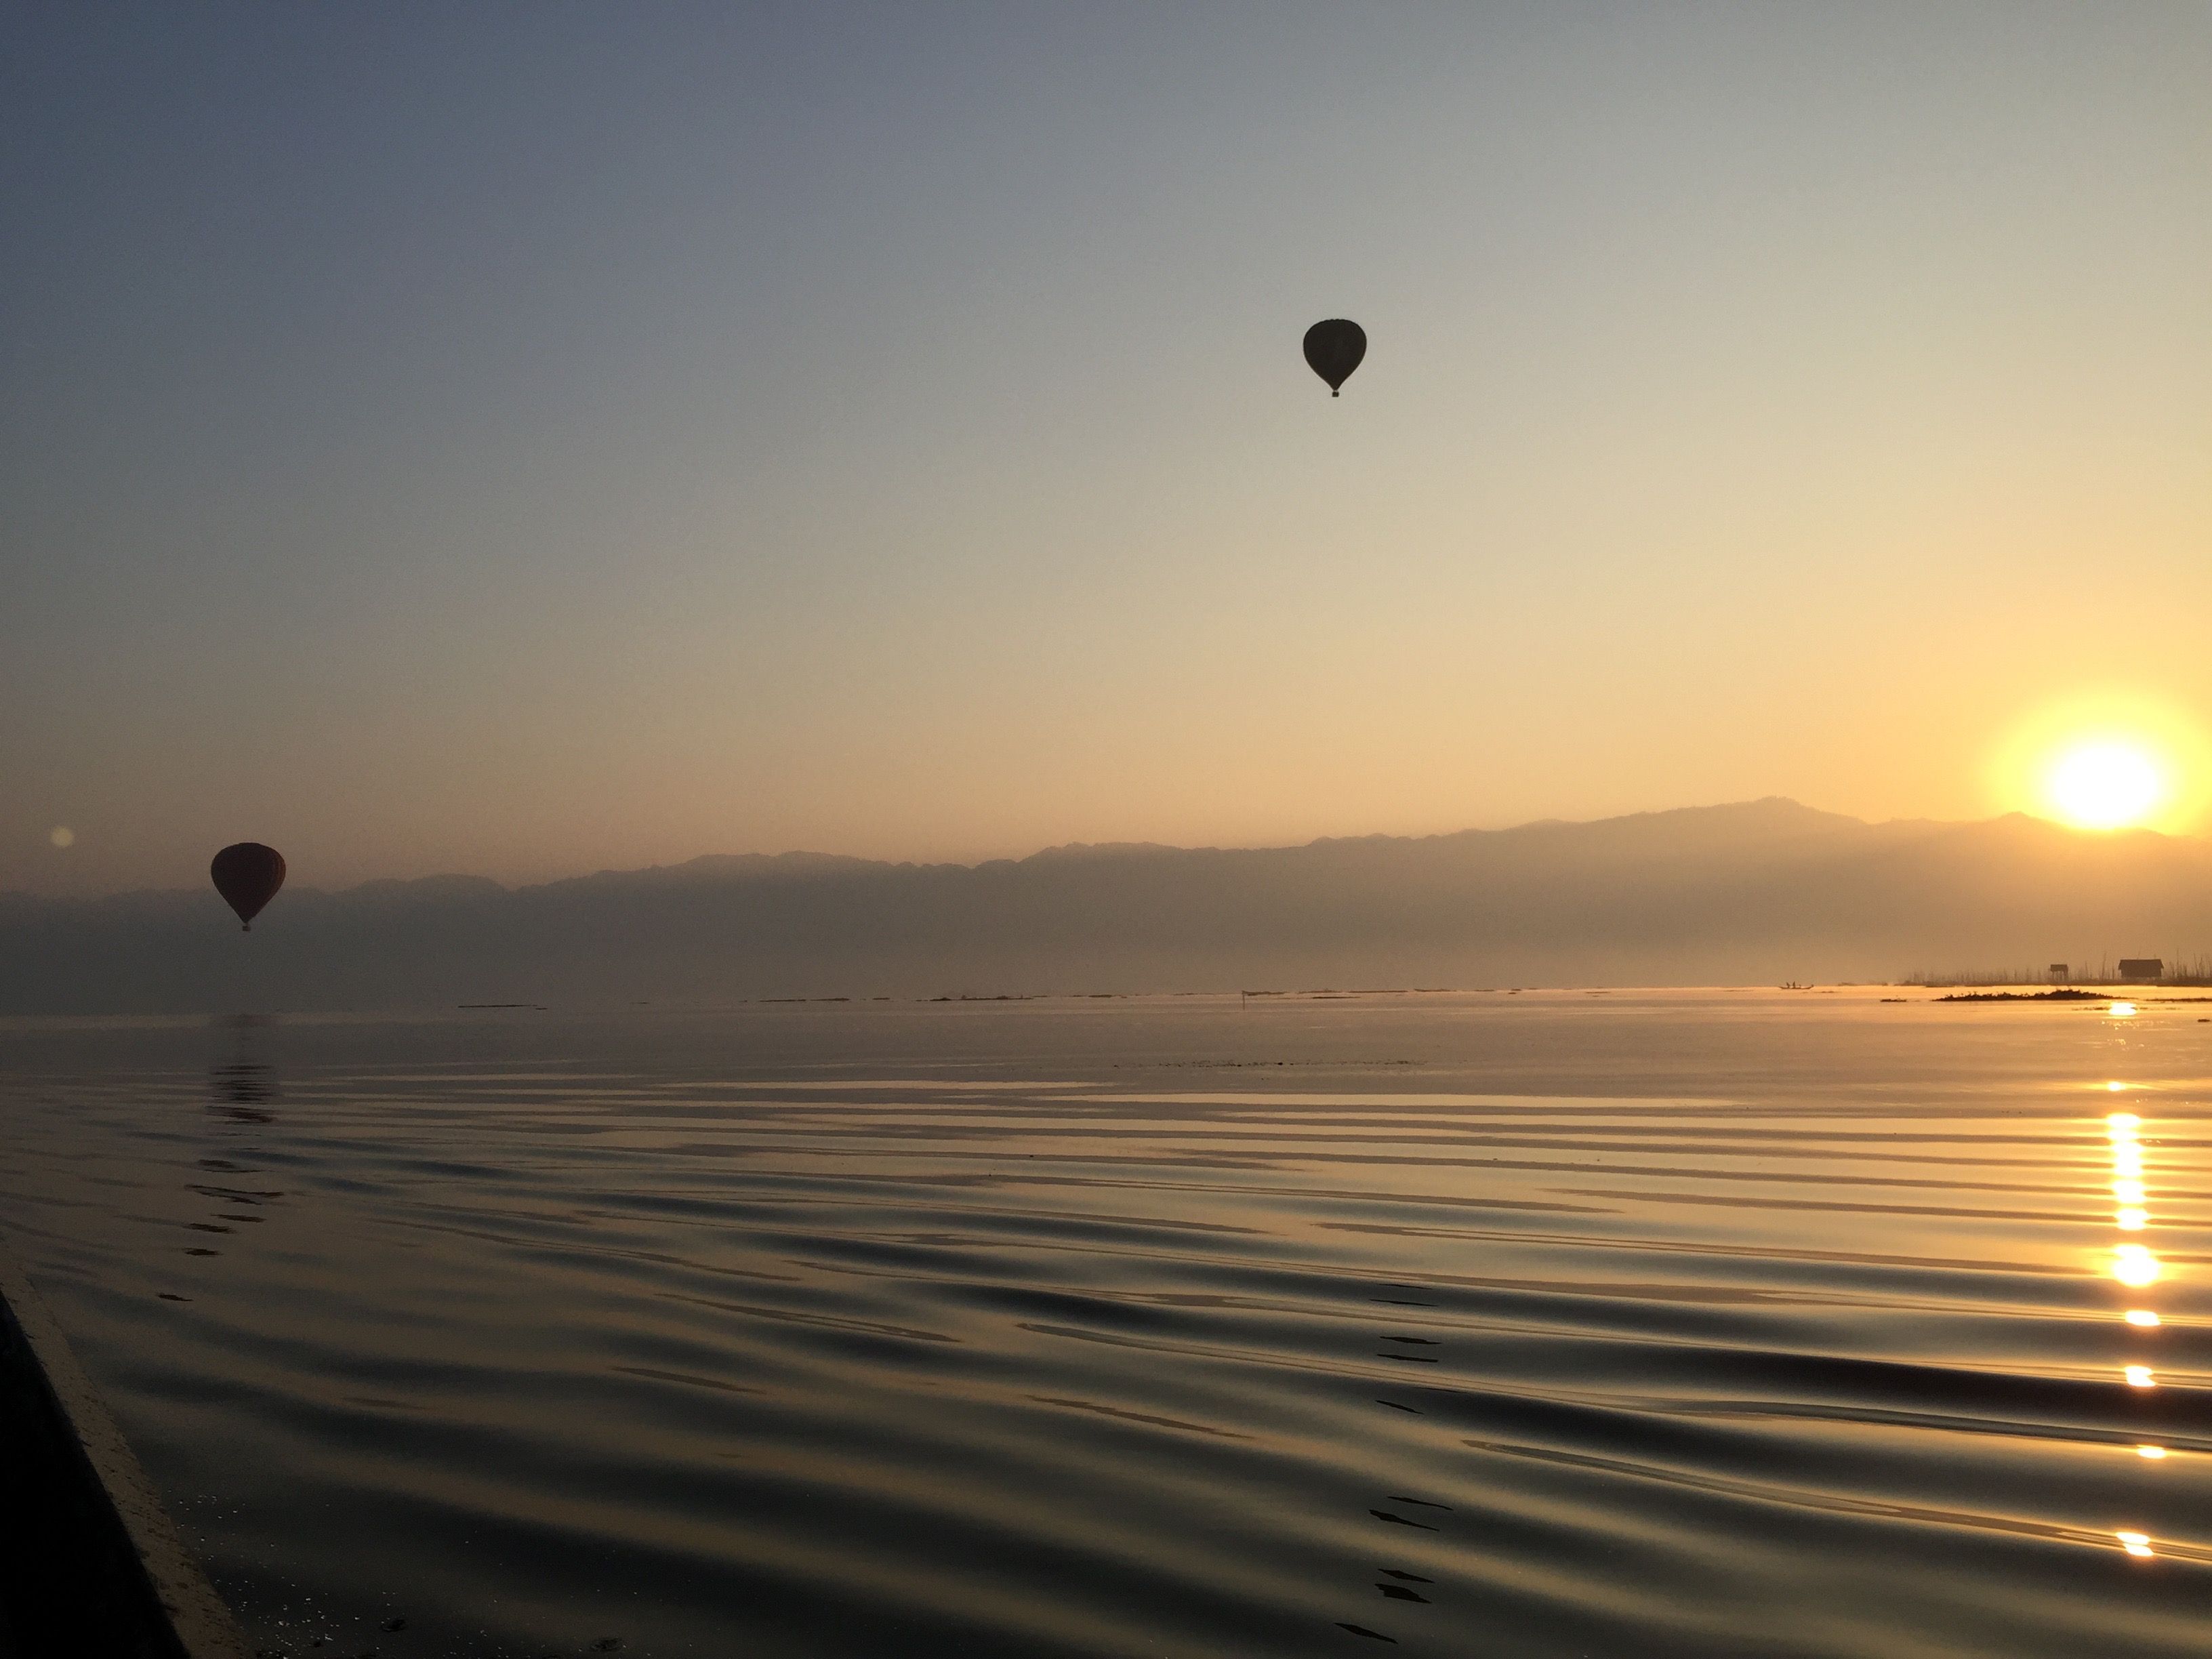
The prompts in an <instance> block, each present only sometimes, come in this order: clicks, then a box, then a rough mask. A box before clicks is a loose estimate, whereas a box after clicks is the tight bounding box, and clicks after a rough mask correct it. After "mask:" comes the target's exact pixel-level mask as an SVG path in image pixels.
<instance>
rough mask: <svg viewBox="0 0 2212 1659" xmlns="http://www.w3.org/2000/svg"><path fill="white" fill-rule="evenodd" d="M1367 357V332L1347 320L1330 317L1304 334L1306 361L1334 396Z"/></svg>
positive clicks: (1330, 394) (1331, 395) (1329, 393)
mask: <svg viewBox="0 0 2212 1659" xmlns="http://www.w3.org/2000/svg"><path fill="white" fill-rule="evenodd" d="M1366 355H1367V331H1366V330H1365V329H1364V328H1362V327H1360V325H1358V324H1357V323H1355V322H1352V321H1351V320H1350V319H1347V318H1343V317H1331V318H1330V319H1328V320H1327V321H1326V322H1320V323H1316V324H1315V325H1313V326H1312V327H1311V328H1310V329H1308V330H1307V331H1306V362H1307V363H1308V364H1309V365H1310V366H1311V368H1312V369H1313V372H1314V373H1315V374H1318V375H1320V376H1321V377H1322V380H1327V381H1328V395H1329V396H1330V397H1332V398H1334V397H1335V396H1336V395H1337V393H1338V392H1339V391H1340V390H1341V389H1342V387H1343V386H1344V383H1345V382H1346V380H1350V379H1351V378H1352V370H1353V369H1355V368H1358V367H1359V360H1360V359H1361V358H1362V357H1364V356H1366Z"/></svg>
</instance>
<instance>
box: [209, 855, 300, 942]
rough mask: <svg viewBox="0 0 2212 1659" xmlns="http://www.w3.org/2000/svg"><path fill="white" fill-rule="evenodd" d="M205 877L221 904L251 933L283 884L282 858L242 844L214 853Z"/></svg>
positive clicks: (282, 856)
mask: <svg viewBox="0 0 2212 1659" xmlns="http://www.w3.org/2000/svg"><path fill="white" fill-rule="evenodd" d="M208 874H209V876H210V877H211V878H213V879H214V882H215V890H216V892H218V893H220V894H222V902H224V903H225V904H228V906H230V908H232V909H234V910H235V911H237V912H238V920H239V921H240V924H242V925H243V926H244V927H246V929H247V930H248V931H251V930H252V927H253V919H254V917H256V916H258V915H260V914H261V907H262V906H263V905H264V904H266V903H268V902H269V901H270V899H273V898H275V897H276V890H277V889H278V888H279V887H282V886H283V884H284V855H283V854H282V853H280V852H278V851H277V850H276V848H273V847H264V846H263V845H262V844H261V843H260V842H258V841H242V842H239V843H238V844H237V845H236V846H234V847H226V848H223V849H222V851H221V852H220V853H217V854H216V855H215V861H214V862H213V863H212V864H210V865H209V866H208Z"/></svg>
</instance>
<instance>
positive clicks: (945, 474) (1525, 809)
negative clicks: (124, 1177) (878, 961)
mask: <svg viewBox="0 0 2212 1659" xmlns="http://www.w3.org/2000/svg"><path fill="white" fill-rule="evenodd" d="M2207 86H2212V7H2208V6H2205V5H2202V4H2183V3H2178V0H2177V3H2158V4H2130V3H2114V0H2099V3H2094V4H2079V5H2069V6H2049V5H2042V4H2035V3H2024V0H2008V3H2003V4H1992V5H1972V4H1965V3H1954V4H1946V5H1941V6H1928V5H1925V4H1921V3H1913V4H1899V5H1894V6H1892V5H1880V4H1852V5H1829V6H1815V5H1783V4H1765V3H1759V4H1752V3H1744V4H1733V5H1696V4H1657V5H1654V4H1636V5H1622V6H1599V5H1578V4H1565V3H1555V0H1547V3H1532V4H1527V5H1492V6H1477V5H1465V6H1451V7H1441V6H1439V7H1427V6H1413V5H1360V6H1348V5H1347V6H1334V7H1301V6H1296V5H1291V4H1287V3H1267V4H1251V5H1227V4H1194V5H1192V6H1188V7H1174V8H1170V7H1160V6H1152V5H1138V4H1130V5H1114V4H1100V5H1096V6H1085V7H1047V6H969V5H960V4H941V5H933V6H929V7H906V6H893V5H888V4H883V5H872V6H855V5H842V4H835V3H823V0H809V3H805V4H794V5H789V6H741V5H735V4H720V5H711V6H710V5H696V6H695V5H683V4H674V3H659V4H650V5H641V6H624V7H612V6H565V5H557V4H532V5H528V6H522V5H511V6H503V5H499V4H493V3H481V4H476V5H471V6H467V7H452V6H445V5H406V4H394V5H385V6H379V7H374V8H371V7H348V8H341V7H313V8H307V7H280V6H275V5H261V6H252V7H235V6H226V5H220V4H208V5H198V6H193V7H189V8H185V7H132V6H127V5H114V6H101V7H96V8H95V7H58V6H37V5H30V4H25V3H21V0H6V3H0V216H4V218H0V222H5V223H6V224H8V225H9V227H10V231H9V238H8V252H7V257H6V258H5V259H4V260H0V501H4V503H5V507H4V513H0V890H4V889H16V890H31V891H35V892H51V893H69V892H82V893H97V892H104V891H111V890H122V889H128V888H133V887H139V886H145V885H156V886H172V885H185V884H195V883H197V882H199V881H201V880H204V871H205V868H206V860H207V859H208V857H209V855H210V853H211V852H212V851H213V850H214V849H215V848H216V847H219V846H221V845H222V844H224V843H226V842H232V841H237V840H242V839H254V840H261V841H266V842H270V843H272V844H274V845H276V846H277V847H279V848H282V849H283V851H284V852H285V854H286V855H287V857H288V859H289V861H290V865H291V869H292V874H293V878H294V879H295V880H296V881H303V882H307V883H310V884H316V885H322V886H343V885H345V884H351V883H354V882H358V881H361V880H364V879H368V878H379V877H411V876H418V875H423V874H428V873H433V872H453V871H459V872H473V873H480V874H484V875H489V876H493V877H495V878H500V879H502V880H507V881H522V880H535V879H543V878H549V877H556V876H561V875H566V874H571V873H577V872H586V871H589V870H592V869H597V868H600V867H629V866H643V865H647V864H652V863H673V862H677V861H680V860H684V859H688V858H690V857H693V856H696V855H697V854H704V853H734V852H749V851H763V852H775V851H781V850H785V849H788V848H808V849H812V850H818V851H825V852H839V853H853V854H866V855H869V856H875V857H888V858H899V859H928V860H938V859H957V860H963V861H965V860H975V859H980V858H987V857H998V856H1006V855H1019V854H1025V853H1028V852H1030V851H1033V850H1035V849H1036V848H1040V847H1042V846H1047V845H1050V844H1054V843H1059V842H1070V841H1087V842H1106V841H1125V840H1151V841H1161V842H1174V843H1177V844H1183V845H1192V844H1225V845H1251V844H1266V843H1277V842H1299V841H1304V840H1307V839H1310V838H1312V837H1315V836H1328V835H1358V834H1368V833H1376V832H1387V833H1393V834H1423V833H1431V832H1436V831H1441V830H1449V829H1462V828H1468V827H1478V826H1494V825H1502V824H1507V823H1518V822H1522V821H1526V820H1528V819H1532V818H1539V817H1598V816H1602V815H1607V814H1610V813H1614V812H1623V811H1643V810H1650V809H1659V808H1666V807H1673V806H1680V805H1695V804H1700V803H1706V802H1713V801H1723V800H1733V799H1750V798H1753V797H1758V796H1763V795H1768V794H1777V793H1779V794H1788V795H1791V796H1795V797H1796V798H1797V799H1802V800H1804V801H1807V802H1808V803H1809V804H1812V805H1819V806H1822V807H1826V808H1829V809H1832V810H1835V811H1845V812H1850V813H1853V814H1857V815H1859V816H1862V817H1874V818H1884V817H1923V816H1924V817H1979V816H1984V815H1985V814H1988V813H1990V812H1994V811H2002V810H2008V809H2009V808H2012V807H2016V806H2029V807H2030V808H2031V810H2033V802H2032V801H2030V800H2028V799H2024V798H2023V794H2022V792H2023V789H2024V788H2025V786H2024V785H2023V783H2022V782H2021V779H2022V778H2023V777H2024V776H2026V775H2027V774H2026V772H2024V771H2023V769H2022V768H2023V766H2027V765H2029V763H2025V762H2023V761H2021V755H2022V754H2023V753H2025V752H2026V750H2024V749H2023V745H2024V744H2025V745H2027V748H2030V749H2032V748H2033V747H2034V746H2035V745H2036V744H2042V743H2044V742H2045V740H2046V738H2049V737H2050V734H2052V733H2057V734H2060V735H2061V736H2063V734H2064V733H2065V732H2069V731H2071V730H2073V729H2074V728H2075V727H2076V726H2081V725H2082V723H2083V722H2084V721H2092V722H2093V720H2101V719H2104V718H2105V714H2106V712H2109V711H2119V714H2118V715H2117V716H2115V717H2116V718H2120V719H2122V720H2123V721H2125V720H2136V721H2137V722H2138V724H2141V723H2142V722H2143V721H2148V726H2149V727H2154V728H2155V729H2156V730H2157V731H2158V732H2162V733H2164V734H2165V736H2164V738H2161V741H2163V742H2164V743H2166V746H2167V747H2166V752H2167V754H2168V755H2169V757H2179V759H2178V760H2177V762H2176V763H2177V764H2180V765H2182V766H2183V769H2185V770H2188V771H2190V772H2191V774H2192V776H2191V781H2190V782H2191V787H2190V788H2189V789H2185V790H2183V791H2180V792H2179V793H2178V794H2177V797H2176V799H2177V800H2179V799H2182V798H2183V797H2184V796H2185V797H2187V799H2188V800H2189V801H2190V802H2191V803H2192V804H2191V806H2190V812H2189V814H2185V815H2184V817H2188V819H2189V821H2188V822H2183V821H2181V820H2180V819H2176V820H2175V821H2174V822H2173V823H2170V824H2168V825H2167V826H2166V827H2172V828H2183V829H2193V828H2201V827H2202V825H2201V823H2198V822H2197V819H2196V816H2191V815H2197V816H2201V815H2200V814H2198V805H2197V799H2198V796H2200V795H2201V794H2202V793H2203V791H2202V789H2201V788H2200V787H2197V786H2198V783H2199V782H2200V781H2201V780H2197V778H2196V777H2195V773H2196V772H2197V770H2200V769H2198V768H2197V767H2196V765H2195V758H2194V757H2196V754H2197V750H2196V749H2195V748H2194V747H2192V745H2197V744H2201V741H2202V734H2203V731H2204V730H2205V729H2206V728H2208V727H2212V651H2208V650H2207V649H2206V648H2205V640H2204V627H2205V622H2206V619H2207V617H2212V280H2208V277H2207V273H2208V271H2212V99H2208V98H2206V97H2205V95H2204V88H2206V87H2207ZM1337 315H1343V316H1349V317H1352V318H1355V319H1358V320H1359V321H1360V322H1361V323H1362V324H1363V325H1364V326H1365V327H1366V329H1367V331H1368V334H1369V337H1370V350H1369V354H1368V357H1367V361H1366V362H1365V363H1364V365H1363V366H1362V367H1361V368H1360V369H1359V371H1358V374H1355V375H1354V376H1353V377H1352V380H1350V381H1349V382H1348V383H1347V384H1346V387H1345V390H1344V394H1343V396H1342V397H1341V398H1339V399H1335V400H1332V399H1331V398H1329V397H1328V394H1327V391H1326V389H1325V388H1324V387H1323V386H1322V385H1321V383H1320V382H1319V381H1318V380H1316V379H1315V378H1314V377H1313V376H1312V374H1310V372H1309V371H1308V370H1307V368H1305V366H1304V362H1302V360H1301V358H1300V356H1299V352H1298V342H1299V338H1300V336H1301V335H1302V334H1303V332H1304V330H1305V328H1306V326H1307V325H1309V324H1310V323H1311V322H1313V321H1315V320H1316V319H1320V318H1322V317H1328V316H1337ZM2037 734H2041V735H2037ZM2177 811H2179V809H2178V808H2177ZM64 831H65V832H66V835H64ZM64 839H66V841H67V842H68V843H69V844H68V845H66V846H63V845H58V844H57V843H58V842H62V841H64Z"/></svg>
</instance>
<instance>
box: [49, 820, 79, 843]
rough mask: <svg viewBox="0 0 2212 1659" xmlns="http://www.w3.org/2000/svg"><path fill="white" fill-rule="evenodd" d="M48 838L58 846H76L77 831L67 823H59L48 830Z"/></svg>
mask: <svg viewBox="0 0 2212 1659" xmlns="http://www.w3.org/2000/svg"><path fill="white" fill-rule="evenodd" d="M46 839H47V840H48V841H50V842H53V844H54V845H55V846H57V847H74V846H76V830H74V829H70V827H69V825H67V824H66V823H58V824H56V825H55V826H54V827H53V828H52V829H50V830H48V831H47V832H46Z"/></svg>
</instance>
